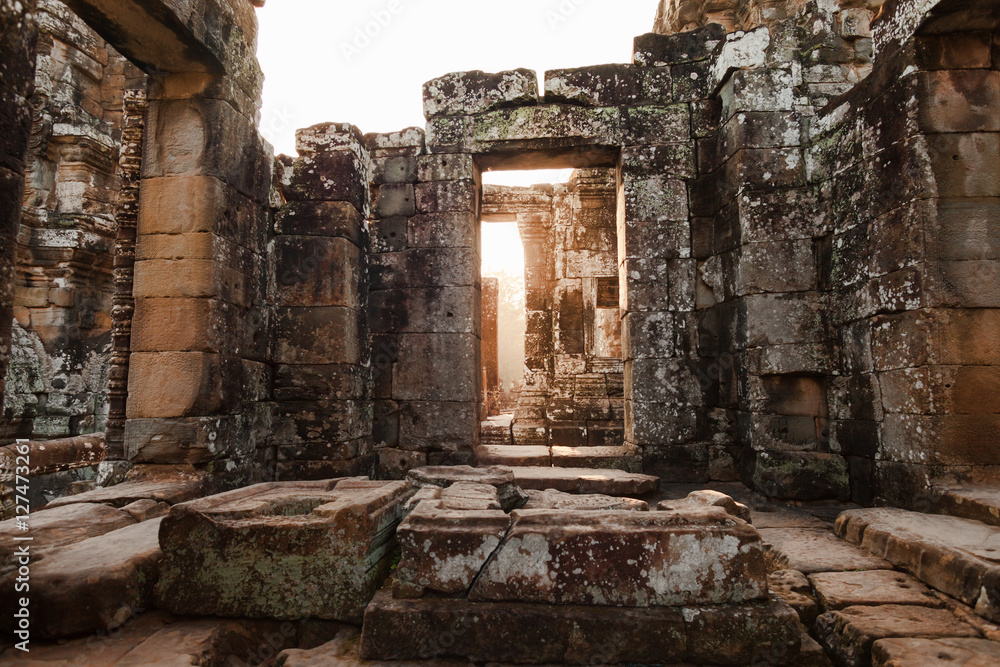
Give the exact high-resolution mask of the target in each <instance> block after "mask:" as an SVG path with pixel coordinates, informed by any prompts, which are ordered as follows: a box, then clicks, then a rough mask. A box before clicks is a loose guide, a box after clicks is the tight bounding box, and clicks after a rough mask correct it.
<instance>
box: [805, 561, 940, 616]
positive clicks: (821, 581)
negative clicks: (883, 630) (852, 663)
mask: <svg viewBox="0 0 1000 667" xmlns="http://www.w3.org/2000/svg"><path fill="white" fill-rule="evenodd" d="M809 580H810V581H812V585H813V587H814V588H815V589H816V599H817V600H818V601H819V604H820V605H821V606H822V607H823V611H837V610H839V609H844V608H846V607H854V606H857V605H866V606H875V605H885V604H913V605H919V606H922V607H940V606H941V601H940V600H939V599H938V598H936V597H934V595H933V594H931V591H930V590H929V589H928V588H927V587H926V586H924V585H923V584H921V583H920V582H919V581H917V580H916V579H914V578H913V577H911V576H910V575H908V574H905V573H903V572H893V571H892V570H871V571H868V572H824V573H819V574H813V575H810V577H809Z"/></svg>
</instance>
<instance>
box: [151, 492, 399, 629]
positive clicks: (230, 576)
mask: <svg viewBox="0 0 1000 667" xmlns="http://www.w3.org/2000/svg"><path fill="white" fill-rule="evenodd" d="M413 493H414V489H413V487H412V486H410V485H409V484H407V483H406V482H372V481H368V480H366V479H348V480H331V481H325V482H288V483H272V484H259V485H256V486H251V487H247V488H245V489H239V490H237V491H231V492H229V493H223V494H220V495H218V496H211V497H209V498H203V499H201V500H197V501H194V502H191V503H184V504H182V505H176V506H174V507H173V508H172V509H171V513H170V515H169V516H167V517H166V518H165V519H164V520H163V527H162V529H161V531H160V543H161V545H162V546H163V552H164V559H163V566H162V569H161V576H160V581H159V582H158V584H157V588H156V596H157V600H158V602H157V604H158V606H159V607H160V608H162V609H166V610H169V611H172V612H174V613H180V614H201V615H214V616H235V617H245V618H274V619H299V618H307V617H313V618H321V619H328V620H344V621H356V620H358V619H360V618H361V615H362V613H363V611H364V608H365V605H366V604H368V601H369V600H370V599H371V596H372V595H373V594H374V593H375V590H376V589H377V588H378V586H379V585H380V584H381V582H382V580H383V579H384V577H385V576H386V574H387V572H388V568H389V561H390V560H391V559H390V555H391V552H392V548H393V546H394V544H395V542H394V534H395V529H396V526H397V525H398V524H399V522H400V520H402V518H403V515H404V512H405V503H406V501H407V500H408V499H409V498H410V496H412V495H413Z"/></svg>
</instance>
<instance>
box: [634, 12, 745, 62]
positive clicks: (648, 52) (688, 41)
mask: <svg viewBox="0 0 1000 667" xmlns="http://www.w3.org/2000/svg"><path fill="white" fill-rule="evenodd" d="M725 38H726V28H725V26H722V25H719V24H718V23H709V24H708V25H706V26H703V27H701V28H698V29H697V30H691V31H687V32H682V33H678V34H675V35H660V34H656V33H647V34H645V35H639V36H638V37H636V38H635V44H634V48H633V56H632V59H633V61H634V62H635V64H636V65H646V66H652V67H664V66H668V65H681V64H684V63H690V62H696V61H698V60H705V59H706V58H708V57H709V56H710V55H711V54H712V51H713V50H714V49H715V47H716V45H718V43H719V42H720V41H722V40H723V39H725Z"/></svg>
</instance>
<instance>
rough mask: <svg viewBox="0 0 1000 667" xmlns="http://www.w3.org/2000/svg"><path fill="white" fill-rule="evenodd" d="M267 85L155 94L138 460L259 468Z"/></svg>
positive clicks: (177, 77) (172, 86)
mask: <svg viewBox="0 0 1000 667" xmlns="http://www.w3.org/2000/svg"><path fill="white" fill-rule="evenodd" d="M259 90H260V77H259V72H258V76H257V77H256V78H254V77H241V79H240V80H234V79H231V78H230V77H229V76H225V77H223V78H221V79H217V78H215V77H213V76H210V75H203V74H171V75H167V76H165V77H163V78H160V79H158V80H155V81H153V82H151V86H150V102H149V109H148V114H147V122H146V127H147V138H146V149H145V154H144V157H143V165H142V182H141V196H140V208H139V220H138V241H137V245H136V262H135V282H134V289H133V293H134V296H135V300H136V302H135V317H134V319H133V324H132V339H131V349H132V353H131V357H130V364H129V401H128V409H127V415H128V422H127V424H126V429H125V446H126V454H127V456H128V457H129V459H130V460H132V461H133V462H136V463H159V464H168V463H174V464H176V463H193V464H207V463H209V462H221V461H227V460H228V461H233V462H234V463H233V464H232V465H229V464H226V467H227V468H229V469H230V470H235V469H237V468H239V467H240V466H241V465H242V464H243V463H244V462H246V461H248V460H249V459H250V458H251V455H252V454H253V453H254V450H255V448H256V446H257V442H258V436H259V431H258V429H259V428H262V427H266V428H268V429H269V424H267V420H268V415H267V414H266V412H262V410H266V404H265V403H264V401H266V400H267V398H268V392H269V386H270V377H269V373H270V370H269V367H268V366H267V365H266V363H265V362H266V346H267V335H266V334H267V329H268V319H267V311H266V309H265V307H264V305H265V290H266V273H267V272H266V269H265V260H264V253H265V250H266V242H267V238H268V235H269V230H268V206H269V193H270V187H271V173H272V164H273V157H272V150H271V148H270V146H268V145H267V144H266V142H264V141H263V139H261V138H260V136H259V134H258V133H257V128H256V114H257V108H258V105H259V102H258V100H259Z"/></svg>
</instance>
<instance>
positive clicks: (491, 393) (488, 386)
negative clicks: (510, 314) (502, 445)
mask: <svg viewBox="0 0 1000 667" xmlns="http://www.w3.org/2000/svg"><path fill="white" fill-rule="evenodd" d="M482 304H483V333H482V341H483V346H482V350H483V373H484V374H485V375H484V382H485V385H484V386H483V395H484V397H485V404H486V411H485V412H484V413H483V417H486V416H488V415H489V414H491V413H492V412H493V408H494V402H495V401H496V400H498V399H499V392H500V350H499V334H500V331H499V324H500V323H499V320H498V316H499V309H500V279H499V278H483V297H482Z"/></svg>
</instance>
